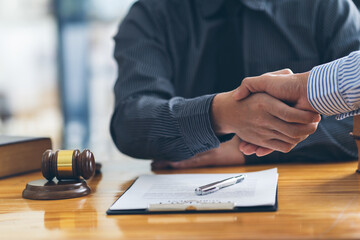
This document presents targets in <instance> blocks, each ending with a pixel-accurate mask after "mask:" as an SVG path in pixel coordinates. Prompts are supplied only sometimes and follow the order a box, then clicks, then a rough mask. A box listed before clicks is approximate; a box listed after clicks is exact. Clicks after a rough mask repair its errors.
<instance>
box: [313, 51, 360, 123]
mask: <svg viewBox="0 0 360 240" xmlns="http://www.w3.org/2000/svg"><path fill="white" fill-rule="evenodd" d="M307 95H308V100H309V102H310V104H311V105H312V106H313V108H314V109H316V111H317V112H319V113H321V114H323V115H327V116H330V115H338V116H337V119H343V118H345V117H348V116H353V115H355V114H359V113H360V111H359V108H360V51H356V52H353V53H351V54H350V55H349V56H346V57H344V58H341V59H338V60H335V61H333V62H330V63H327V64H323V65H320V66H317V67H314V68H313V69H312V70H311V73H310V76H309V79H308V84H307Z"/></svg>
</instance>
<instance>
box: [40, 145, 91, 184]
mask: <svg viewBox="0 0 360 240" xmlns="http://www.w3.org/2000/svg"><path fill="white" fill-rule="evenodd" d="M41 165H42V166H41V171H42V174H43V176H44V177H45V178H46V179H47V180H49V181H51V180H52V179H53V178H54V177H56V178H57V179H58V180H65V179H79V178H80V177H83V178H84V179H89V178H91V177H92V176H93V175H94V173H95V159H94V154H93V153H92V152H91V151H90V150H88V149H85V150H84V151H83V152H80V151H79V150H78V149H75V150H57V151H52V150H46V151H45V152H44V154H43V156H42V160H41Z"/></svg>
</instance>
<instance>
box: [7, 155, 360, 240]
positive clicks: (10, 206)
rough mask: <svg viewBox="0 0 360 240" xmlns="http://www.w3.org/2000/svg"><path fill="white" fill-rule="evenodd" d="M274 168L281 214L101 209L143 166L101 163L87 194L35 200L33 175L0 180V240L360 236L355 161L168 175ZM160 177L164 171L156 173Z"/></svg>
mask: <svg viewBox="0 0 360 240" xmlns="http://www.w3.org/2000/svg"><path fill="white" fill-rule="evenodd" d="M272 167H278V171H279V174H280V175H279V210H278V211H277V212H261V213H219V214H173V215H128V216H107V215H106V214H105V211H106V210H107V209H108V207H109V206H110V205H111V204H112V203H113V202H114V201H115V200H116V199H117V198H118V197H119V195H120V194H121V193H123V192H124V190H125V189H126V188H127V187H128V186H129V184H130V183H131V182H132V180H133V179H134V178H135V177H137V176H138V175H140V174H145V173H151V171H150V166H149V162H148V161H139V160H127V161H118V162H105V163H103V173H102V175H100V176H97V177H96V178H94V179H92V180H91V181H90V182H89V185H90V186H91V187H92V188H93V190H94V191H93V193H92V194H91V195H89V196H86V197H82V198H76V199H68V200H58V201H34V200H26V199H23V198H22V197H21V192H22V190H23V188H24V187H25V184H26V183H27V182H28V181H30V180H35V179H39V178H40V177H41V176H40V173H31V174H27V175H22V176H18V177H13V178H8V179H2V180H0V239H51V240H53V239H110V238H117V239H314V238H322V239H350V238H357V239H359V238H360V197H359V196H360V194H359V193H360V189H359V183H360V175H358V174H356V173H355V169H356V167H357V163H356V162H348V163H333V164H283V165H281V164H279V165H258V166H245V167H224V168H207V169H192V170H183V171H167V172H166V173H168V172H171V173H233V172H245V171H257V170H263V169H268V168H272ZM161 173H165V171H164V172H161Z"/></svg>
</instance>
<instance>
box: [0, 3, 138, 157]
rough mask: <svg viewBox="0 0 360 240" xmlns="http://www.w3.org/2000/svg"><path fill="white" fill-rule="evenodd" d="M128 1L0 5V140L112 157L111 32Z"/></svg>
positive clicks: (113, 77)
mask: <svg viewBox="0 0 360 240" xmlns="http://www.w3.org/2000/svg"><path fill="white" fill-rule="evenodd" d="M134 1H135V0H11V1H9V0H0V134H5V135H17V136H49V137H51V138H52V141H53V145H54V149H59V148H63V149H72V148H78V149H83V148H85V147H87V148H90V149H91V150H92V151H93V152H94V154H95V156H101V159H109V158H114V157H117V155H118V154H120V153H119V152H118V150H117V149H116V147H115V146H114V144H113V143H112V140H111V137H110V133H109V123H110V117H111V114H112V111H113V104H114V96H113V85H114V83H115V80H116V75H117V69H116V63H115V61H114V60H113V48H114V42H113V40H112V37H113V36H114V35H115V33H116V31H117V28H118V25H119V23H120V22H121V20H122V18H123V17H124V16H125V14H126V13H127V11H128V9H129V7H130V6H131V5H132V3H133V2H134Z"/></svg>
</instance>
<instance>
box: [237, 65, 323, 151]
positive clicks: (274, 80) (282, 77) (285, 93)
mask: <svg viewBox="0 0 360 240" xmlns="http://www.w3.org/2000/svg"><path fill="white" fill-rule="evenodd" d="M308 77H309V72H307V73H302V74H293V73H292V71H291V70H289V69H283V70H280V71H276V72H271V73H266V74H263V75H261V76H258V77H250V78H245V79H244V80H243V82H242V84H241V85H240V86H239V87H238V89H236V90H235V91H234V92H233V99H234V100H236V101H240V102H241V101H245V100H246V99H247V98H249V97H248V96H249V95H250V94H253V93H259V92H264V93H266V94H269V95H270V96H273V97H274V98H277V99H279V100H281V101H283V102H286V103H287V104H289V105H290V106H294V108H293V107H290V106H288V105H287V106H286V107H285V108H283V109H282V112H281V110H280V112H281V113H282V115H283V116H286V117H285V118H281V117H280V120H283V125H284V126H286V129H285V131H286V132H284V134H285V135H287V133H290V134H291V133H292V134H293V135H287V136H289V137H290V138H289V139H288V140H289V141H287V140H286V138H285V139H284V138H274V139H273V140H271V141H270V142H269V143H270V144H267V145H266V144H264V143H263V142H261V141H258V140H257V139H255V140H254V139H249V140H247V139H248V138H243V141H242V142H241V143H240V146H239V149H240V150H241V151H242V152H243V153H244V154H247V155H249V154H253V153H256V155H257V156H264V155H267V154H269V153H271V152H272V151H273V150H278V151H281V152H288V151H289V150H291V149H292V148H293V147H295V146H296V144H297V143H299V142H300V141H303V140H304V139H306V138H307V137H308V136H309V134H311V133H313V132H314V131H315V130H316V128H317V124H318V122H319V121H320V119H321V117H320V115H319V114H317V112H316V111H315V109H314V108H313V107H312V106H311V104H310V103H309V101H308V98H307V81H308ZM251 96H252V95H250V97H251ZM273 107H274V108H277V107H280V105H279V104H277V105H274V106H273ZM278 111H279V110H278ZM299 114H304V115H301V116H300V115H299ZM273 116H274V117H277V116H275V115H273ZM267 126H268V127H269V128H270V129H271V128H273V129H274V130H276V129H275V128H276V125H273V124H272V123H271V124H270V125H267ZM296 128H298V129H297V130H296ZM294 136H297V137H295V138H294ZM278 141H283V142H284V144H281V146H284V148H281V149H279V148H276V145H277V142H278ZM273 143H274V144H273Z"/></svg>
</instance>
